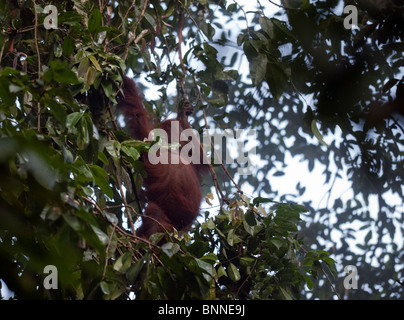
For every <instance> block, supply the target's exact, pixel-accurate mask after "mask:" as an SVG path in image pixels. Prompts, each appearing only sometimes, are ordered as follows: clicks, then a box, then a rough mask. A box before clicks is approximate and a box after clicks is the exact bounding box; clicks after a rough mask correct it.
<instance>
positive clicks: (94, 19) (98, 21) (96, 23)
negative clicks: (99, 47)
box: [88, 8, 102, 34]
mask: <svg viewBox="0 0 404 320" xmlns="http://www.w3.org/2000/svg"><path fill="white" fill-rule="evenodd" d="M101 26H102V15H101V12H100V10H98V8H94V9H93V12H91V14H90V18H89V19H88V31H89V32H90V33H91V34H95V33H97V32H98V31H99V30H100V29H101Z"/></svg>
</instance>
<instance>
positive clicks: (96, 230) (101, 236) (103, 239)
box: [90, 224, 109, 246]
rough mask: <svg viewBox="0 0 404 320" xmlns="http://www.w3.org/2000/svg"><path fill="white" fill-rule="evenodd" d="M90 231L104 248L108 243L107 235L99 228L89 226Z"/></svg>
mask: <svg viewBox="0 0 404 320" xmlns="http://www.w3.org/2000/svg"><path fill="white" fill-rule="evenodd" d="M90 226H91V229H93V231H94V233H95V234H96V235H97V237H98V239H99V240H100V241H101V243H102V244H103V245H104V246H106V245H107V244H108V242H109V237H108V235H107V234H106V233H105V232H104V231H102V230H101V229H100V228H99V227H97V226H95V225H93V224H91V225H90Z"/></svg>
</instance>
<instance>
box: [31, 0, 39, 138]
mask: <svg viewBox="0 0 404 320" xmlns="http://www.w3.org/2000/svg"><path fill="white" fill-rule="evenodd" d="M32 2H33V4H34V13H35V27H34V41H35V49H36V54H37V58H38V78H39V77H40V74H41V55H40V53H39V46H38V11H37V8H36V1H35V0H33V1H32ZM37 107H38V122H37V125H38V131H39V132H41V104H40V102H38V104H37Z"/></svg>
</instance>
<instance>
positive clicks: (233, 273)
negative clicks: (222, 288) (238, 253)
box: [227, 263, 241, 281]
mask: <svg viewBox="0 0 404 320" xmlns="http://www.w3.org/2000/svg"><path fill="white" fill-rule="evenodd" d="M227 273H228V275H229V277H230V279H231V280H233V281H239V280H240V279H241V276H240V272H239V271H238V269H237V267H236V266H235V265H234V264H232V263H230V264H229V266H228V267H227Z"/></svg>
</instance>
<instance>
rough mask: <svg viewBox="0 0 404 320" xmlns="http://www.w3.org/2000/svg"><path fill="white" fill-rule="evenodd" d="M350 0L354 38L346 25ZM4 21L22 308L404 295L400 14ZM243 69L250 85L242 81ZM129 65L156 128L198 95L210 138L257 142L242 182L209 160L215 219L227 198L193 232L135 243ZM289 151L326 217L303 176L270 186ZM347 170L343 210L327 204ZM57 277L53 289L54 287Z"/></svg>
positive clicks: (308, 10) (12, 256)
mask: <svg viewBox="0 0 404 320" xmlns="http://www.w3.org/2000/svg"><path fill="white" fill-rule="evenodd" d="M48 4H52V5H54V6H56V7H57V10H58V15H57V20H55V16H51V17H53V20H51V21H50V20H49V17H50V16H49V15H50V13H49V11H47V10H45V7H46V5H48ZM350 4H353V5H355V7H356V8H357V10H358V16H359V19H358V21H359V25H358V27H357V28H356V29H355V28H354V29H346V28H344V17H345V16H346V14H344V13H343V11H342V8H343V6H345V5H350ZM263 5H265V7H264V6H263ZM268 6H269V7H271V8H276V9H277V10H279V12H278V13H276V14H274V13H271V15H269V14H268V13H267V12H266V8H267V7H268ZM0 9H1V10H0V21H1V24H2V30H1V31H2V33H1V34H0V47H1V49H0V50H1V51H0V58H1V66H0V68H1V69H0V151H1V152H0V171H1V179H0V266H1V268H0V279H2V280H3V281H4V283H5V284H6V285H7V286H8V288H9V289H10V290H11V291H12V292H14V295H15V298H17V299H24V298H48V299H54V298H63V299H94V298H95V299H100V298H104V299H127V298H130V299H133V298H136V299H190V298H196V299H216V298H217V299H289V298H325V299H330V298H333V297H334V298H337V297H349V298H379V297H382V298H399V297H402V294H403V288H402V287H401V286H400V284H399V283H398V282H397V281H396V280H400V279H401V278H402V277H403V274H402V267H403V261H402V259H403V257H402V250H401V249H402V243H397V239H399V241H400V242H402V233H403V227H402V224H403V212H402V208H401V209H400V206H401V207H402V203H403V201H402V199H403V188H402V180H403V170H404V169H403V152H404V150H403V126H402V122H400V117H399V115H400V114H402V113H404V112H403V109H402V106H403V92H402V91H403V78H402V71H403V57H402V51H403V46H402V40H403V39H402V37H403V35H402V30H404V28H402V26H403V21H404V18H403V14H404V8H403V1H400V0H395V1H393V0H385V1H359V0H358V1H339V0H331V1H308V0H289V1H281V5H274V4H273V2H272V1H269V2H268V3H265V4H264V3H261V2H260V1H257V8H256V10H255V11H245V10H244V8H243V7H242V6H241V1H240V5H239V4H238V3H237V2H232V3H230V2H229V3H225V1H206V0H199V1H179V0H177V1H175V0H172V1H155V0H150V1H149V0H139V1H135V0H133V1H132V0H119V1H115V2H112V1H107V0H99V1H94V0H83V1H79V0H62V1H41V0H36V1H35V0H27V1H25V0H10V1H3V2H2V3H1V4H0ZM234 21H237V23H239V24H240V25H242V26H243V28H244V26H245V29H239V28H231V27H229V24H231V23H234ZM49 23H50V24H51V25H52V24H54V23H56V25H57V28H48V27H47V25H49ZM243 57H246V58H247V59H248V63H249V75H248V76H246V75H244V74H239V72H238V71H237V70H238V69H239V67H238V66H239V65H241V64H242V62H243V59H244V58H243ZM128 71H132V72H133V73H132V74H136V75H140V76H141V78H142V79H143V82H142V83H147V84H149V85H150V87H153V89H154V91H153V92H158V97H157V98H155V96H156V95H155V94H154V96H153V98H152V99H146V100H147V101H146V102H145V104H146V107H147V108H148V110H149V111H151V112H153V113H154V114H155V115H156V116H157V117H159V118H165V117H167V116H168V115H170V113H172V112H175V111H176V107H177V104H178V103H180V102H181V100H182V99H184V97H186V98H187V99H189V100H190V101H192V102H193V105H194V107H195V109H196V113H195V121H194V122H193V123H192V124H193V126H194V127H195V129H197V130H199V131H201V130H202V128H204V127H206V126H215V127H219V128H223V129H226V128H230V129H234V128H242V129H245V128H254V129H256V132H257V140H258V142H259V146H258V147H257V156H258V157H259V158H260V160H261V162H264V163H265V164H263V165H262V166H257V167H256V170H255V171H254V172H253V174H252V175H247V176H241V175H238V174H237V171H236V169H237V163H235V164H233V165H231V166H227V169H226V170H224V169H223V166H220V165H217V166H214V169H215V174H213V175H212V177H210V176H209V177H206V178H205V181H204V189H205V191H206V194H208V199H207V202H206V204H204V205H203V208H204V209H206V208H207V207H208V206H209V203H210V201H212V200H211V198H212V197H213V195H212V194H215V195H217V197H216V199H215V200H216V201H215V202H214V203H217V205H216V206H215V205H212V206H211V207H209V208H208V209H207V211H206V212H205V213H203V218H204V219H200V221H199V222H197V223H196V225H195V227H194V228H193V230H192V231H191V232H190V233H189V234H187V235H185V236H184V235H178V234H167V235H163V234H156V235H154V236H152V238H151V239H149V241H145V240H141V239H138V238H137V237H136V235H135V233H134V232H133V231H134V230H133V229H134V226H136V220H137V218H138V216H139V214H140V213H141V206H142V205H143V203H139V201H136V194H140V193H141V180H142V175H143V171H142V164H141V162H140V161H139V155H140V153H141V152H144V151H147V150H148V148H149V147H150V143H148V142H142V141H136V140H133V139H131V138H130V137H129V136H128V134H127V133H126V131H125V128H124V126H123V125H121V122H120V121H119V115H118V113H117V111H116V109H115V106H116V102H117V96H118V95H119V92H120V88H121V82H122V77H123V75H124V74H125V73H127V72H128ZM246 77H247V80H245V78H246ZM175 88H176V89H177V90H176V91H177V92H175ZM173 91H174V92H175V93H173ZM146 93H147V91H146ZM197 110H199V111H197ZM199 126H200V127H199ZM313 137H315V138H317V139H312V138H313ZM325 141H327V143H326V142H325ZM322 144H324V146H323V145H322ZM288 154H289V155H292V156H299V157H301V158H302V159H303V160H305V161H307V164H308V168H309V171H312V170H314V169H315V168H316V167H317V166H318V165H319V164H321V165H322V167H321V168H322V169H323V170H324V172H323V173H324V176H325V182H324V186H326V187H327V188H329V190H327V191H326V192H325V194H326V197H328V201H327V203H326V204H325V205H324V207H319V208H315V207H314V206H313V203H312V202H311V201H309V200H307V198H305V199H304V198H303V196H304V195H305V189H306V186H307V185H308V184H310V181H308V180H306V181H304V180H302V181H299V183H298V184H297V185H296V188H295V190H293V186H291V188H290V192H289V193H288V194H279V192H278V191H277V190H276V189H275V188H274V187H273V183H272V181H273V179H274V178H277V179H278V178H280V177H282V175H283V172H284V171H285V170H286V168H287V165H288V163H287V158H288V157H287V155H288ZM227 170H228V171H227ZM344 174H346V176H347V177H348V178H349V180H350V182H351V187H352V196H350V197H339V195H335V194H334V193H333V186H334V184H335V182H336V181H337V180H339V179H340V178H341V177H342V176H343V175H344ZM229 176H234V180H232V179H229ZM234 181H236V182H237V183H236V182H234ZM248 187H249V188H250V187H252V189H253V194H254V195H253V196H251V197H247V196H246V195H244V194H243V193H242V190H243V189H244V188H248ZM211 188H213V192H212V191H210V189H211ZM294 191H295V192H294ZM209 192H212V194H209ZM391 194H393V195H394V196H395V202H394V203H390V202H389V201H388V199H389V198H388V195H391ZM331 195H332V196H331ZM375 198H376V199H377V205H378V208H377V210H376V213H374V208H371V204H372V203H373V202H372V201H373V199H375ZM303 199H304V200H303ZM397 199H398V200H397ZM140 202H141V201H140ZM295 203H300V204H303V205H304V206H302V205H298V204H295ZM372 210H373V211H372ZM353 222H356V223H357V224H353ZM358 225H359V227H358ZM358 228H361V229H362V232H363V233H364V234H365V237H364V239H363V242H360V239H358V238H357V235H358V230H357V229H358ZM162 237H165V238H166V243H165V244H164V245H162V246H158V245H157V244H158V243H159V241H160V240H161V238H162ZM349 239H354V240H355V243H354V244H355V246H356V247H355V248H354V249H355V250H353V248H352V244H351V243H350V242H349V241H348V240H349ZM311 249H313V250H311ZM358 249H359V250H360V252H359V253H358V251H357V250H358ZM325 250H328V251H330V252H331V253H332V254H333V256H332V257H333V259H334V260H336V261H338V267H339V268H338V271H341V273H340V274H337V272H336V270H335V268H334V261H333V260H332V259H331V258H330V257H329V255H328V253H327V251H325ZM47 265H54V266H56V267H57V270H58V289H53V290H52V289H50V290H47V289H45V288H44V286H43V281H44V279H45V278H46V276H47V274H46V273H45V272H44V267H45V266H47ZM346 265H354V266H356V267H357V268H358V274H359V279H360V286H361V288H360V289H359V290H345V291H344V287H343V277H344V276H345V274H344V273H343V272H342V269H343V266H346ZM319 279H321V280H320V281H318V280H319ZM330 285H333V288H330ZM334 286H335V288H334ZM338 293H339V294H338Z"/></svg>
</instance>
